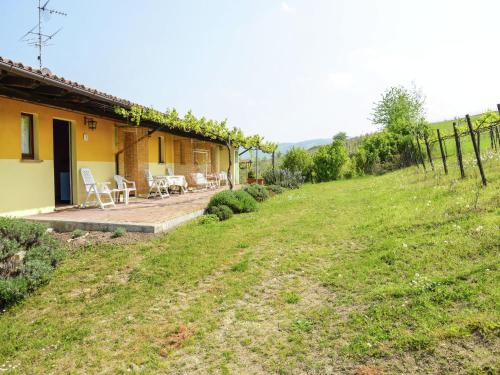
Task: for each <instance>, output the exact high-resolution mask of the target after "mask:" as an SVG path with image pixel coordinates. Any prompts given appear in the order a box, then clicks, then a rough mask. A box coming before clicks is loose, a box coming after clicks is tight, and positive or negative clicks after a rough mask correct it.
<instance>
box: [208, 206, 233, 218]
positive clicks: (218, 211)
mask: <svg viewBox="0 0 500 375" xmlns="http://www.w3.org/2000/svg"><path fill="white" fill-rule="evenodd" d="M208 213H209V214H212V215H216V216H217V217H218V218H219V220H220V221H224V220H227V219H230V218H231V217H232V216H233V211H232V210H231V209H230V208H229V207H228V206H226V205H220V206H212V207H210V209H209V210H208Z"/></svg>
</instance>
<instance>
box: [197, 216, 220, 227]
mask: <svg viewBox="0 0 500 375" xmlns="http://www.w3.org/2000/svg"><path fill="white" fill-rule="evenodd" d="M218 221H219V217H218V216H217V215H215V214H206V215H203V216H202V217H200V221H199V223H200V224H202V225H206V224H213V223H217V222H218Z"/></svg>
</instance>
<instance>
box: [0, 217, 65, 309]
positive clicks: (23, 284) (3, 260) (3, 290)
mask: <svg viewBox="0 0 500 375" xmlns="http://www.w3.org/2000/svg"><path fill="white" fill-rule="evenodd" d="M63 256H64V252H63V251H62V249H61V248H60V246H59V243H58V242H57V241H56V240H55V239H54V238H53V237H51V235H50V234H48V233H47V232H46V228H45V226H43V225H41V224H39V223H35V222H31V221H27V220H21V219H11V218H0V308H3V307H5V306H8V305H10V304H12V303H16V302H18V301H20V300H21V299H23V298H24V297H25V296H26V294H28V293H29V292H31V291H33V290H35V289H36V288H38V287H39V286H41V285H43V284H44V283H46V282H47V281H48V280H49V279H50V277H51V274H52V270H53V268H54V267H55V266H56V265H57V263H58V262H59V261H60V260H61V259H62V258H63Z"/></svg>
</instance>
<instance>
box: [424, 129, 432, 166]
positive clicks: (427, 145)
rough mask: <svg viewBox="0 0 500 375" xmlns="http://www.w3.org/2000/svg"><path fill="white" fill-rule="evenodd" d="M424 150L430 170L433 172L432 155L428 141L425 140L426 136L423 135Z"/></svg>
mask: <svg viewBox="0 0 500 375" xmlns="http://www.w3.org/2000/svg"><path fill="white" fill-rule="evenodd" d="M424 141H425V148H426V149H427V157H428V158H429V164H430V165H431V168H432V170H434V162H433V161H432V153H431V146H430V145H429V139H428V138H427V134H424Z"/></svg>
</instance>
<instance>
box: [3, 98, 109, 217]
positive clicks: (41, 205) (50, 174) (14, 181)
mask: <svg viewBox="0 0 500 375" xmlns="http://www.w3.org/2000/svg"><path fill="white" fill-rule="evenodd" d="M21 113H30V114H33V120H34V143H35V159H36V160H35V161H23V160H21V128H20V126H21V125H20V124H21ZM84 116H85V115H84V114H83V113H76V112H71V111H65V110H61V109H57V108H51V107H47V106H41V105H37V104H32V103H28V102H24V101H20V100H13V99H8V98H4V97H0V162H1V163H0V179H1V181H2V183H1V184H0V215H13V216H22V215H27V214H31V213H37V212H42V211H43V212H46V211H50V210H52V209H53V208H54V205H55V198H54V167H53V144H52V142H53V140H52V126H53V120H54V119H58V120H66V121H69V122H70V123H71V132H72V152H73V155H72V158H73V160H74V162H73V164H72V167H73V170H72V179H73V182H72V185H73V200H74V203H75V204H79V203H82V200H83V198H84V197H85V188H84V186H83V181H82V179H81V176H80V172H79V168H81V167H83V166H85V167H87V166H88V167H90V168H91V169H92V173H93V174H94V178H95V179H96V181H113V175H114V153H115V139H114V138H115V133H114V122H113V121H110V120H107V119H102V118H99V117H96V116H91V117H92V118H94V119H95V120H96V121H97V129H96V130H95V131H92V130H89V129H88V128H87V127H86V126H85V125H84ZM84 134H86V137H85V138H84Z"/></svg>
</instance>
